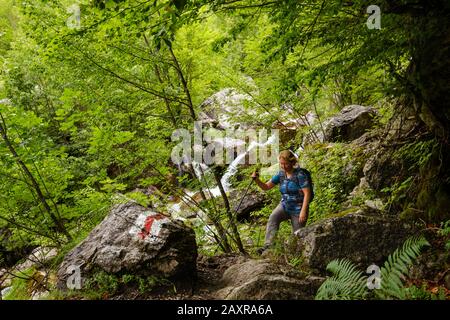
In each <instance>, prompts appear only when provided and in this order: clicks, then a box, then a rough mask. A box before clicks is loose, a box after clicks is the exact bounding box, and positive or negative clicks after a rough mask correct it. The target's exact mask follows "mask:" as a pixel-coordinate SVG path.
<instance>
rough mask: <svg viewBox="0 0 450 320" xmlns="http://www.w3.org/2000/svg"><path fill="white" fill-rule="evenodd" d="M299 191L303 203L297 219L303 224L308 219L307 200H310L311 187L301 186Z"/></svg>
mask: <svg viewBox="0 0 450 320" xmlns="http://www.w3.org/2000/svg"><path fill="white" fill-rule="evenodd" d="M299 192H303V204H302V209H301V210H300V215H299V217H298V221H299V222H300V223H301V224H305V223H306V220H308V208H309V202H310V200H311V189H310V188H309V187H308V188H303V189H301V191H299Z"/></svg>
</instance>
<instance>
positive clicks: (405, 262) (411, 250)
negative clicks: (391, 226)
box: [375, 237, 430, 299]
mask: <svg viewBox="0 0 450 320" xmlns="http://www.w3.org/2000/svg"><path fill="white" fill-rule="evenodd" d="M429 245H430V244H429V243H428V241H427V240H426V239H425V238H424V237H411V238H409V239H407V240H406V241H405V243H404V244H403V246H402V247H401V248H398V249H396V250H395V251H394V253H392V254H391V255H390V256H389V257H388V260H387V261H386V262H385V263H384V266H383V267H382V268H381V279H382V280H381V288H380V290H376V291H375V293H376V295H377V297H378V298H381V299H392V298H397V299H405V298H406V293H405V291H404V290H403V284H402V278H404V276H405V275H406V274H407V272H408V268H409V266H410V265H411V264H412V263H413V261H414V260H415V259H416V258H417V257H418V256H419V254H420V250H421V249H422V248H423V247H424V246H429Z"/></svg>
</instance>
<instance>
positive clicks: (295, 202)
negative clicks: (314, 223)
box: [271, 168, 311, 215]
mask: <svg viewBox="0 0 450 320" xmlns="http://www.w3.org/2000/svg"><path fill="white" fill-rule="evenodd" d="M281 174H283V173H282V172H278V173H277V174H276V175H274V176H273V177H272V179H271V181H272V183H273V184H279V183H280V180H281V179H280V175H281ZM310 187H311V186H310V185H309V182H308V179H307V177H306V175H305V174H304V173H303V172H302V171H301V170H300V168H295V169H294V172H293V175H292V177H291V178H287V176H286V173H284V179H283V183H281V184H280V192H281V204H282V205H283V209H284V211H285V212H286V213H287V214H295V215H297V214H300V210H301V208H302V204H303V198H304V195H303V192H302V191H301V189H303V188H310Z"/></svg>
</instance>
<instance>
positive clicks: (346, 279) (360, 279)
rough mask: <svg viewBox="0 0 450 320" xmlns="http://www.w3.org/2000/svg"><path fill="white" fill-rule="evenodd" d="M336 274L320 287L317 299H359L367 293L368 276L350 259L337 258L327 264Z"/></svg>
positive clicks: (329, 269) (328, 268)
mask: <svg viewBox="0 0 450 320" xmlns="http://www.w3.org/2000/svg"><path fill="white" fill-rule="evenodd" d="M327 270H328V271H330V272H332V273H333V274H334V276H332V277H331V278H329V279H327V280H326V281H325V282H324V283H323V284H322V285H321V286H320V288H319V290H318V292H317V295H316V300H324V299H333V300H338V299H343V300H347V299H358V298H363V297H364V296H365V294H366V290H365V289H366V276H364V275H363V274H362V272H361V271H358V270H357V269H356V267H355V266H354V265H353V263H352V262H351V261H350V260H347V259H337V260H333V261H331V262H330V263H329V264H328V265H327Z"/></svg>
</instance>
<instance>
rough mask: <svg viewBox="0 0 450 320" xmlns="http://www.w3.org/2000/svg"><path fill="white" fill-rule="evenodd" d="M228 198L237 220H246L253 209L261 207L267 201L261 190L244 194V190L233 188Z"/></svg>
mask: <svg viewBox="0 0 450 320" xmlns="http://www.w3.org/2000/svg"><path fill="white" fill-rule="evenodd" d="M228 198H229V199H230V201H231V205H232V208H233V213H234V214H236V218H237V220H238V221H243V220H248V219H249V218H250V214H251V213H252V212H253V211H257V210H259V209H261V208H262V207H264V205H265V204H266V203H267V202H268V198H267V196H266V194H265V193H262V192H253V193H251V192H249V193H247V194H246V195H244V191H237V190H233V191H231V192H230V195H229V196H228ZM241 200H242V203H241Z"/></svg>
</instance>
